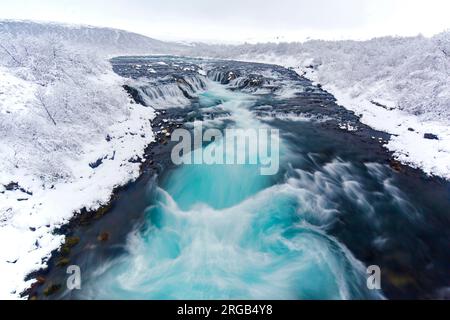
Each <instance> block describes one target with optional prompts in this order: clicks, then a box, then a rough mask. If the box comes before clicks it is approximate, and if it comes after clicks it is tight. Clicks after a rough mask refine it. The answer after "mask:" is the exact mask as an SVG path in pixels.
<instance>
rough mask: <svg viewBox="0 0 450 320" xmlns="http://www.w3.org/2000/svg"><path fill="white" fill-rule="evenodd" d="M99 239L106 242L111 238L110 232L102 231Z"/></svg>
mask: <svg viewBox="0 0 450 320" xmlns="http://www.w3.org/2000/svg"><path fill="white" fill-rule="evenodd" d="M97 240H98V241H101V242H104V241H108V240H109V233H108V232H102V233H100V234H99V235H98V237H97Z"/></svg>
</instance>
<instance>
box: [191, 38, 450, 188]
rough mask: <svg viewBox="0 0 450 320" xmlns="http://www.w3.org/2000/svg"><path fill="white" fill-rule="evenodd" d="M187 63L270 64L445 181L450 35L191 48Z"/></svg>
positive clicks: (449, 153)
mask: <svg viewBox="0 0 450 320" xmlns="http://www.w3.org/2000/svg"><path fill="white" fill-rule="evenodd" d="M192 51H193V53H192V54H194V55H200V56H209V57H215V58H217V57H219V58H225V59H236V60H242V61H251V62H263V63H273V64H278V65H281V66H284V67H289V68H292V69H294V70H295V71H296V72H297V73H299V74H301V75H304V76H305V77H307V78H309V79H311V80H313V81H315V82H316V83H319V84H321V85H322V86H323V88H324V89H326V90H327V91H329V92H330V93H332V94H333V95H334V96H335V97H336V98H337V100H338V103H339V104H341V105H342V106H344V107H346V108H347V109H349V110H352V111H354V112H355V114H357V115H360V116H361V121H362V122H363V123H365V124H367V125H369V126H371V127H372V128H374V129H377V130H381V131H384V132H387V133H390V134H392V135H393V136H392V139H391V140H390V141H389V142H388V143H387V145H386V147H387V148H388V149H389V150H390V151H393V152H394V156H395V157H396V158H397V159H398V160H400V161H401V162H403V163H405V164H408V165H410V166H412V167H415V168H420V169H422V170H423V171H424V172H426V173H427V174H430V175H436V176H439V177H443V178H446V179H450V107H449V106H450V81H449V80H450V32H443V33H441V34H438V35H436V36H434V37H432V38H425V37H422V36H417V37H410V38H395V37H385V38H378V39H373V40H369V41H308V42H305V43H279V44H275V43H268V44H256V45H251V44H245V45H240V46H231V45H210V46H207V45H201V44H199V45H197V48H195V49H192Z"/></svg>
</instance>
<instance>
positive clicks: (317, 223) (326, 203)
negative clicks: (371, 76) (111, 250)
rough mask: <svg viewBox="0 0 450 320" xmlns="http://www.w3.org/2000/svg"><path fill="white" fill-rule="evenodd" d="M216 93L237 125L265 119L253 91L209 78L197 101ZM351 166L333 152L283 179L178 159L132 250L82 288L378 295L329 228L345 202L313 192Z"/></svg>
mask: <svg viewBox="0 0 450 320" xmlns="http://www.w3.org/2000/svg"><path fill="white" fill-rule="evenodd" d="M217 100H221V101H222V103H221V104H220V105H217V106H214V107H213V108H218V109H222V110H226V111H228V112H230V113H231V120H233V124H232V125H231V126H233V127H236V128H260V127H267V125H265V124H263V123H260V122H259V121H258V120H256V118H255V116H254V115H253V114H252V113H251V112H250V111H249V110H248V107H249V106H251V105H252V103H253V102H254V99H253V98H252V96H251V95H246V94H243V93H237V92H231V91H228V90H226V89H225V88H224V86H221V85H218V84H209V90H208V91H207V92H205V93H203V94H202V95H200V104H201V105H203V106H210V105H212V103H211V101H217ZM214 121H216V122H214ZM213 124H217V120H213V121H210V122H205V123H204V125H205V126H208V125H213ZM220 143H222V141H215V142H213V143H212V144H210V145H208V146H206V147H205V148H211V147H212V146H213V145H214V144H220ZM280 152H281V154H280V157H281V162H282V163H283V164H284V166H285V167H288V163H289V161H290V158H291V157H293V156H294V155H293V154H292V153H290V152H289V146H288V145H286V143H285V142H283V141H282V142H281V151H280ZM332 166H334V167H332ZM347 166H348V165H347V164H345V163H342V162H340V161H339V160H336V162H335V163H334V164H330V167H328V168H324V169H323V171H322V172H321V173H318V175H317V176H316V177H312V179H311V177H310V176H308V174H307V173H306V172H303V171H301V170H297V171H295V170H291V171H292V172H290V173H286V174H285V176H284V177H281V180H280V181H281V182H278V183H276V181H275V180H274V177H271V176H262V175H260V171H259V165H183V166H180V167H178V168H177V169H176V170H174V171H173V172H172V173H171V174H169V176H168V177H167V178H166V179H165V181H164V183H163V185H161V186H160V187H158V188H156V189H155V191H154V192H153V196H154V197H155V201H154V205H153V206H151V207H149V208H148V209H147V211H146V216H147V221H146V224H145V227H144V228H141V229H139V230H136V231H135V232H134V233H133V234H131V235H130V237H129V242H128V245H127V254H125V255H123V256H121V257H119V258H116V259H115V260H113V261H111V262H110V263H109V264H107V265H104V266H102V268H101V269H98V270H97V271H96V272H95V273H94V275H93V276H92V277H91V280H90V281H89V282H88V283H86V284H84V289H83V297H84V298H86V297H91V298H97V299H99V298H100V299H101V298H117V299H119V298H120V299H132V298H139V299H169V298H171V299H229V298H242V299H350V298H380V297H382V296H381V294H380V293H379V292H377V291H369V290H368V289H367V287H366V275H365V268H364V266H363V265H362V264H361V263H360V262H359V261H357V260H356V259H355V258H354V257H353V256H352V254H351V253H350V252H349V251H348V250H347V249H346V248H345V247H344V246H343V245H342V244H340V243H339V242H338V241H337V240H336V239H335V238H333V237H331V236H329V235H327V233H326V226H327V225H328V224H329V223H331V222H332V221H333V219H335V218H336V215H338V212H337V211H336V210H334V209H333V205H332V202H331V201H330V198H329V197H327V196H326V195H323V194H321V193H319V192H318V193H316V192H314V188H315V187H316V188H317V189H319V188H320V187H326V188H329V189H330V191H332V190H333V189H337V188H339V186H338V185H337V183H336V184H334V185H333V183H332V180H330V181H327V178H326V177H330V176H331V175H333V174H338V175H339V170H341V171H342V170H344V171H345V172H347V171H346V170H347V169H348V168H347ZM350 166H351V165H350ZM346 168H347V169H346ZM341 173H342V172H341ZM321 175H322V177H323V178H322V179H321V178H320V177H321ZM305 183H308V184H310V185H308V186H305ZM349 183H350V182H349ZM347 187H348V189H349V190H350V191H351V187H352V186H351V185H350V184H348V185H347ZM331 193H332V192H331Z"/></svg>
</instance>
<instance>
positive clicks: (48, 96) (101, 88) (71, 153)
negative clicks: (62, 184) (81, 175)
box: [0, 35, 129, 183]
mask: <svg viewBox="0 0 450 320" xmlns="http://www.w3.org/2000/svg"><path fill="white" fill-rule="evenodd" d="M0 66H1V67H3V68H4V70H8V72H10V73H11V74H13V75H14V76H15V77H17V78H19V79H20V80H23V81H25V82H26V83H28V85H29V86H30V87H32V88H33V90H32V94H31V95H29V96H28V97H25V98H26V99H27V102H26V103H27V105H26V108H24V109H22V110H20V112H11V111H10V112H0V135H1V137H2V141H3V142H4V143H6V144H7V145H8V146H9V147H10V148H11V150H10V152H9V153H2V155H1V156H0V157H2V160H3V161H2V162H3V163H10V165H12V164H13V163H14V166H17V167H19V168H16V169H23V170H25V171H26V172H39V175H40V178H41V179H43V181H45V182H49V183H54V182H55V181H56V180H58V179H61V178H69V177H70V176H72V172H71V170H70V168H67V167H66V166H65V163H64V160H65V159H66V158H67V157H70V158H72V159H75V158H76V157H78V155H80V154H81V153H82V152H83V151H82V149H83V146H84V144H85V143H86V142H88V141H95V140H100V139H104V137H105V136H106V133H107V132H106V130H107V128H108V126H110V125H112V124H113V123H114V122H115V121H120V120H123V119H125V118H126V117H127V116H128V115H129V109H128V98H127V95H126V94H125V92H124V91H123V90H121V89H120V85H119V84H118V83H117V82H115V81H113V80H114V79H112V77H113V75H112V71H111V66H110V64H109V63H108V61H107V60H106V59H104V58H103V57H100V56H97V55H96V54H95V53H94V52H92V51H82V50H80V49H78V48H77V47H76V46H70V45H69V44H65V43H63V42H59V41H57V40H56V39H55V38H54V37H53V36H52V35H48V36H45V35H42V36H39V37H26V36H19V37H13V36H11V35H1V36H0ZM5 94H7V95H11V96H14V95H20V94H22V93H21V92H6V93H5ZM4 104H6V105H4V106H2V108H1V109H0V110H1V111H5V110H6V109H7V108H8V107H10V106H8V105H7V104H8V101H5V102H4ZM12 155H14V161H13V162H11V161H7V160H10V159H12V158H11V157H12ZM14 166H10V167H9V168H4V167H3V168H2V171H3V170H5V169H7V171H8V172H11V171H14V169H15V168H14ZM0 182H6V183H7V181H0Z"/></svg>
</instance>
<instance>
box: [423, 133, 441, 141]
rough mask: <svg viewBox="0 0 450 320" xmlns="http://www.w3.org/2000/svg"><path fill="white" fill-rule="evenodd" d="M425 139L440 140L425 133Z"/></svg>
mask: <svg viewBox="0 0 450 320" xmlns="http://www.w3.org/2000/svg"><path fill="white" fill-rule="evenodd" d="M423 137H424V138H425V139H429V140H439V138H438V136H437V135H435V134H432V133H425V134H424V135H423Z"/></svg>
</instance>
